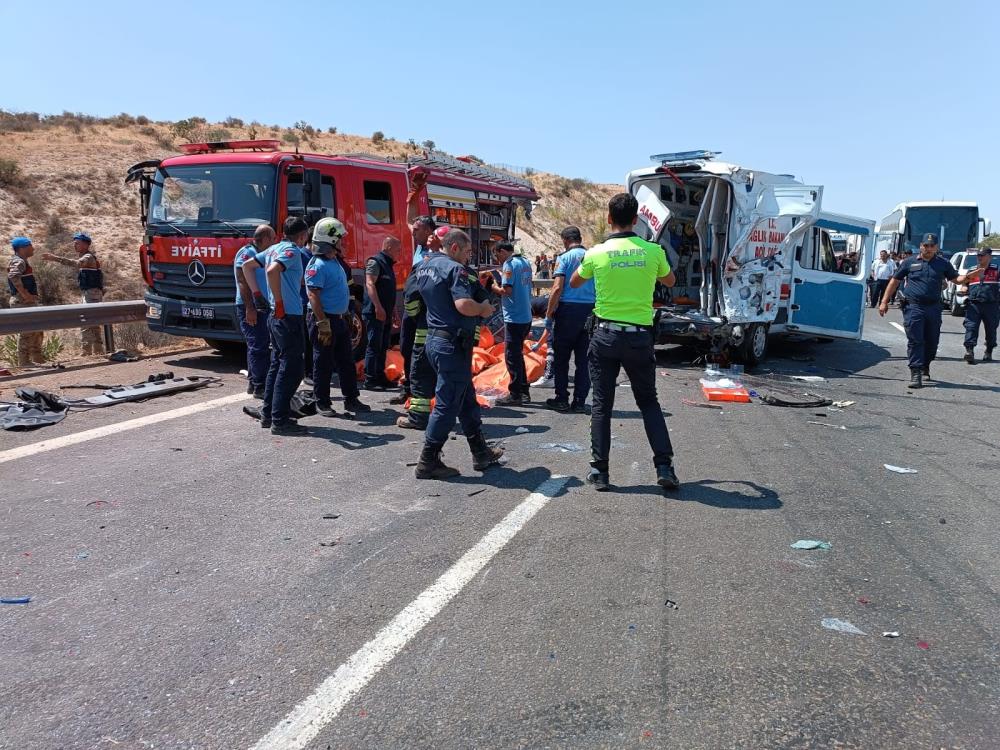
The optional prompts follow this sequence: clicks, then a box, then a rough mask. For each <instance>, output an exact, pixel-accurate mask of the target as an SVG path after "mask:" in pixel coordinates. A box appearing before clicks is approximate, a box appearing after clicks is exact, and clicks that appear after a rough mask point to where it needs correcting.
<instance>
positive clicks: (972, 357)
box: [965, 349, 976, 365]
mask: <svg viewBox="0 0 1000 750" xmlns="http://www.w3.org/2000/svg"><path fill="white" fill-rule="evenodd" d="M965 361H966V362H968V363H969V364H970V365H974V364H976V352H975V350H974V349H966V350H965Z"/></svg>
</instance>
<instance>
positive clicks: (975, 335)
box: [965, 299, 1000, 349]
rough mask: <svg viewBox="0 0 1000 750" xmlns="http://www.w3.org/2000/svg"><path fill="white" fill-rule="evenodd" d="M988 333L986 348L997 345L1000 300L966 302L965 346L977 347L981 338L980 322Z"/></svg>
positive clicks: (985, 332)
mask: <svg viewBox="0 0 1000 750" xmlns="http://www.w3.org/2000/svg"><path fill="white" fill-rule="evenodd" d="M980 323H982V324H983V333H984V334H986V348H987V349H993V348H995V347H996V345H997V325H998V324H1000V302H973V301H972V300H971V299H970V300H969V301H968V302H967V303H966V304H965V348H966V349H975V348H976V342H977V341H978V340H979V324H980Z"/></svg>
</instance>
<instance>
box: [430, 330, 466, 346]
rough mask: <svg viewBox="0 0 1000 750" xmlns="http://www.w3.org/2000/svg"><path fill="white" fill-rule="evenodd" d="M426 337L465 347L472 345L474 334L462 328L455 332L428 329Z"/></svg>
mask: <svg viewBox="0 0 1000 750" xmlns="http://www.w3.org/2000/svg"><path fill="white" fill-rule="evenodd" d="M427 336H428V338H430V337H434V338H439V339H444V340H445V341H451V342H452V343H454V344H459V345H461V346H465V345H467V344H470V345H471V344H472V340H473V337H474V336H475V334H474V333H473V332H472V331H467V330H465V329H464V328H460V329H459V330H457V331H449V330H448V329H446V328H428V329H427Z"/></svg>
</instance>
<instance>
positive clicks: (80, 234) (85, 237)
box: [73, 232, 91, 242]
mask: <svg viewBox="0 0 1000 750" xmlns="http://www.w3.org/2000/svg"><path fill="white" fill-rule="evenodd" d="M73 239H74V240H83V241H84V242H90V241H91V239H90V235H89V234H87V233H86V232H77V233H76V234H74V235H73Z"/></svg>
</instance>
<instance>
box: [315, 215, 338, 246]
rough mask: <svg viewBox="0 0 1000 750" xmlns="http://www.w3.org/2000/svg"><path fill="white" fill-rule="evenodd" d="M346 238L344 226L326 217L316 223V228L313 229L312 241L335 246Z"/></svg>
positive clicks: (336, 220) (330, 217)
mask: <svg viewBox="0 0 1000 750" xmlns="http://www.w3.org/2000/svg"><path fill="white" fill-rule="evenodd" d="M346 236H347V227H345V226H344V223H343V222H342V221H341V220H340V219H335V218H333V217H332V216H328V217H326V218H325V219H320V220H319V221H318V222H316V226H315V228H314V229H313V236H312V241H313V242H326V243H327V244H330V245H336V244H337V243H338V242H340V241H341V240H342V239H343V238H344V237H346Z"/></svg>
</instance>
